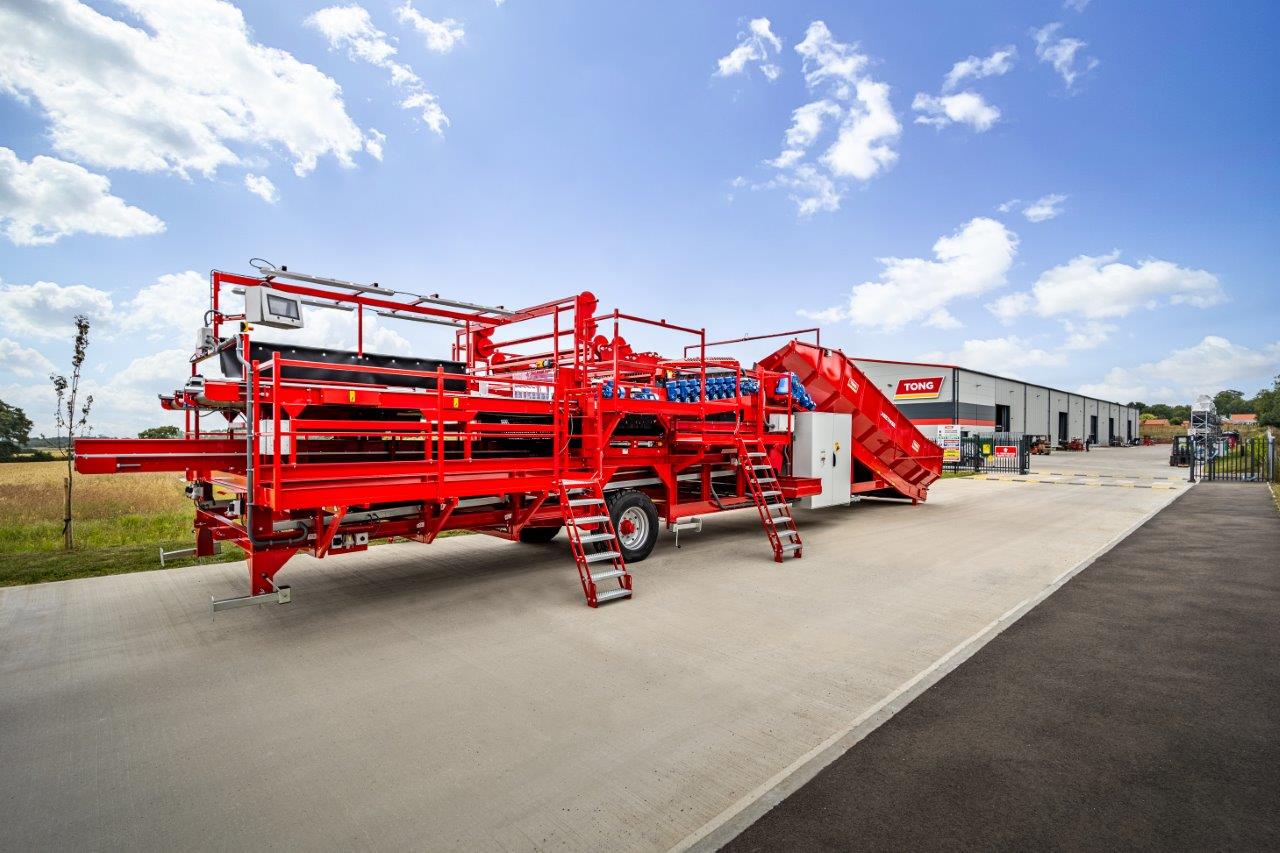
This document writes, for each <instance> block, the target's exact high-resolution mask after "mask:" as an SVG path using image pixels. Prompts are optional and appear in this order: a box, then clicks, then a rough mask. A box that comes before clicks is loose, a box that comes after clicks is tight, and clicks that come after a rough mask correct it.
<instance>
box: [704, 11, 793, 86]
mask: <svg viewBox="0 0 1280 853" xmlns="http://www.w3.org/2000/svg"><path fill="white" fill-rule="evenodd" d="M781 50H782V40H781V39H779V38H778V37H777V36H776V35H774V34H773V30H772V29H771V24H770V23H769V19H768V18H753V19H752V20H751V23H750V24H749V25H748V26H747V32H745V33H739V34H738V44H737V46H736V47H735V48H734V49H733V50H731V51H729V52H728V53H727V54H725V55H724V56H722V57H720V58H719V59H717V60H716V72H715V73H716V76H718V77H732V76H733V75H735V74H741V73H743V72H744V71H746V69H747V65H748V64H749V63H752V62H754V63H756V66H757V67H758V68H759V69H760V73H761V74H763V75H764V76H765V77H766V78H767V79H769V80H777V79H778V75H780V74H781V73H782V69H781V68H779V67H778V64H777V63H776V62H773V61H772V60H771V59H770V56H771V55H773V56H775V57H776V55H777V54H778V52H779V51H781Z"/></svg>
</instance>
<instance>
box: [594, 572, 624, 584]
mask: <svg viewBox="0 0 1280 853" xmlns="http://www.w3.org/2000/svg"><path fill="white" fill-rule="evenodd" d="M626 573H627V570H626V569H610V570H609V571H607V572H601V573H600V574H598V575H597V574H593V575H591V582H592V583H600V581H607V580H608V579H609V578H620V577H622V576H623V575H625V574H626Z"/></svg>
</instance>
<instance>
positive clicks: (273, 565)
mask: <svg viewBox="0 0 1280 853" xmlns="http://www.w3.org/2000/svg"><path fill="white" fill-rule="evenodd" d="M296 553H298V549H297V548H276V549H272V550H270V551H254V552H252V553H251V554H250V555H249V583H250V585H251V589H252V590H253V594H254V595H265V594H267V593H269V592H275V590H276V586H275V584H274V583H273V582H272V579H273V578H275V576H276V572H278V571H280V569H282V568H283V567H284V564H285V563H287V562H289V558H290V557H292V556H293V555H294V554H296Z"/></svg>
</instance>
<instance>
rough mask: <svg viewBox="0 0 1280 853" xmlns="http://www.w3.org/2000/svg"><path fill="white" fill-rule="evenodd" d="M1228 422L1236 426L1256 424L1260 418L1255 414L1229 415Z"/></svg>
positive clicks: (1240, 413)
mask: <svg viewBox="0 0 1280 853" xmlns="http://www.w3.org/2000/svg"><path fill="white" fill-rule="evenodd" d="M1227 420H1229V421H1231V422H1232V423H1235V424H1256V423H1257V422H1258V416H1257V415H1255V414H1254V413H1253V412H1239V413H1237V414H1234V415H1227Z"/></svg>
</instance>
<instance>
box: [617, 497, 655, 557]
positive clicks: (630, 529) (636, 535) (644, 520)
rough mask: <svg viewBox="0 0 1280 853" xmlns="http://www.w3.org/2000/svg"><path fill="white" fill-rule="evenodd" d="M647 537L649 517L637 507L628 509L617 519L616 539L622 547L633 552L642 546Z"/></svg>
mask: <svg viewBox="0 0 1280 853" xmlns="http://www.w3.org/2000/svg"><path fill="white" fill-rule="evenodd" d="M648 536H649V516H647V515H645V513H644V510H642V509H640V508H639V507H634V506H633V507H628V508H627V509H625V510H623V511H622V515H621V516H619V518H618V539H619V540H620V541H621V542H622V545H623V547H625V548H628V549H630V550H635V549H637V548H640V547H642V546H643V545H644V542H645V540H646V539H647V538H648Z"/></svg>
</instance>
